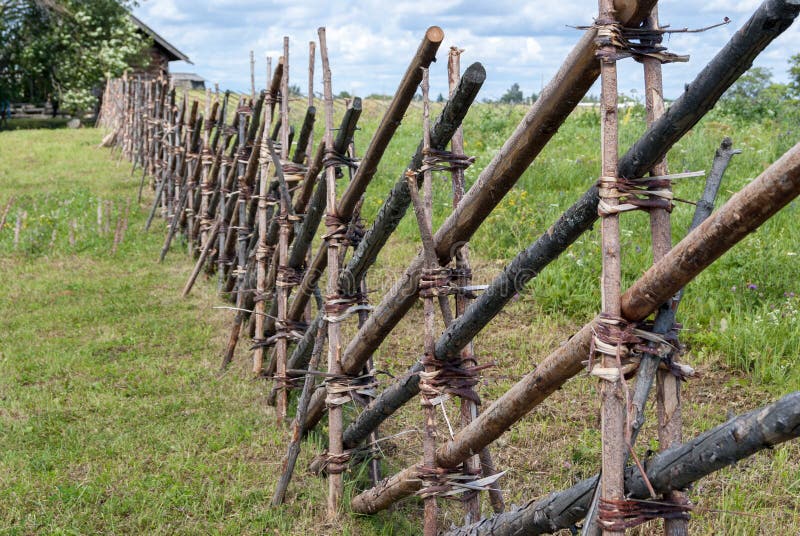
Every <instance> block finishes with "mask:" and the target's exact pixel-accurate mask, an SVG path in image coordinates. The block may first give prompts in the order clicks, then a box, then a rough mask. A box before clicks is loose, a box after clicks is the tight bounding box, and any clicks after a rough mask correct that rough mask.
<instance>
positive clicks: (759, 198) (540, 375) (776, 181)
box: [352, 143, 800, 513]
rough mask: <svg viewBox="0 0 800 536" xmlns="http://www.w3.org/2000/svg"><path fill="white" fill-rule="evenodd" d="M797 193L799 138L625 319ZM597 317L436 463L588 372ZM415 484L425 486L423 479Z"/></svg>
mask: <svg viewBox="0 0 800 536" xmlns="http://www.w3.org/2000/svg"><path fill="white" fill-rule="evenodd" d="M798 195H800V143H798V144H797V145H795V146H794V147H793V148H791V149H790V150H789V151H788V152H787V153H786V154H784V155H783V156H782V157H781V158H780V159H779V160H778V161H777V162H775V163H774V164H773V165H772V166H770V167H769V168H768V169H767V170H765V171H764V172H763V173H762V174H761V175H759V177H758V178H756V179H755V180H753V181H752V182H751V183H750V184H748V185H747V186H746V187H745V188H743V189H742V190H741V191H740V192H738V193H737V194H736V195H734V196H733V197H732V198H731V199H730V200H729V201H728V202H727V203H726V204H725V205H724V206H723V207H722V208H720V209H719V210H718V211H717V212H716V213H714V214H712V215H711V217H710V218H708V219H707V220H706V221H705V222H703V223H702V224H701V225H700V226H699V227H698V228H697V229H695V230H694V231H692V232H691V233H689V235H688V236H686V238H684V239H683V240H681V241H680V242H679V243H678V244H677V245H676V246H675V247H674V248H673V249H672V250H670V252H669V253H668V254H667V255H666V256H664V257H663V258H662V259H661V260H660V261H658V262H657V263H656V264H654V265H653V267H651V268H650V269H649V270H648V271H647V272H645V274H644V275H643V276H642V277H641V278H639V279H638V280H637V281H636V282H635V283H634V284H633V285H632V286H631V287H630V288H629V289H628V290H627V291H626V292H625V294H623V296H622V298H621V312H622V317H623V318H625V319H626V320H628V321H631V322H638V321H641V320H643V319H644V318H646V317H647V316H648V315H649V314H650V313H652V312H653V311H655V310H656V308H657V307H658V306H659V305H660V304H662V303H663V302H665V301H666V300H668V299H669V298H670V297H671V296H673V295H674V294H675V293H676V292H678V290H680V289H681V288H683V287H684V286H686V284H687V283H688V282H689V281H690V280H691V279H692V278H694V277H695V276H697V275H698V274H699V273H700V272H702V271H703V270H704V269H705V268H707V267H708V266H709V265H710V264H711V263H712V262H713V261H715V260H716V259H717V258H719V257H720V256H721V255H722V254H723V253H725V252H726V251H728V250H729V249H730V248H731V247H733V246H734V245H735V244H736V243H738V242H739V241H740V240H742V239H743V238H744V237H745V236H747V235H748V234H749V233H751V232H753V231H754V230H755V229H757V228H758V227H759V226H760V225H761V224H762V223H764V222H765V221H766V220H767V219H769V218H770V217H771V216H772V215H773V214H775V213H776V212H777V211H778V210H780V209H781V208H783V207H784V206H786V205H787V204H788V203H790V202H791V201H792V199H794V198H795V197H797V196H798ZM595 321H596V320H595ZM595 321H592V322H590V323H589V324H586V325H585V326H584V327H583V328H582V329H581V330H580V331H579V332H578V333H576V334H575V335H574V336H573V337H571V338H570V339H569V340H568V341H567V342H565V343H564V344H563V345H562V346H561V347H560V348H558V349H557V350H556V351H554V352H553V353H551V354H550V355H549V356H547V357H546V358H545V359H544V360H543V361H541V362H540V363H539V365H538V366H537V367H536V369H534V370H533V371H531V372H530V373H529V374H527V375H526V376H525V377H524V378H523V379H522V380H520V381H519V382H517V383H516V384H515V385H514V386H512V387H511V389H509V390H508V391H506V393H505V394H504V395H503V396H501V397H500V398H499V399H497V400H496V401H495V402H493V403H492V404H491V405H490V406H489V407H488V408H486V410H485V411H484V412H483V413H481V414H480V415H479V416H478V418H477V419H475V420H474V421H472V423H471V424H470V425H469V426H467V427H465V428H463V429H462V430H461V431H460V432H459V433H458V434H457V435H456V437H455V439H453V440H451V441H449V442H447V443H446V444H445V445H443V446H441V447H440V448H439V450H438V451H437V453H436V462H437V463H438V464H439V465H440V466H442V467H456V466H457V465H458V464H460V463H462V462H463V461H464V460H465V459H467V458H468V457H469V456H470V455H471V454H472V453H473V452H476V451H479V450H480V449H482V448H483V447H485V446H487V445H489V444H490V443H491V442H492V441H494V440H495V439H497V438H498V437H500V436H501V435H502V434H503V432H505V431H506V430H507V429H508V428H509V427H510V426H512V425H513V424H514V423H515V422H517V421H518V420H519V419H520V418H522V417H523V416H524V415H526V414H527V413H528V412H529V411H530V410H531V409H533V408H534V407H536V406H537V405H538V404H540V403H541V402H542V401H543V400H544V399H545V398H547V397H548V396H549V395H550V394H552V393H553V392H554V391H555V390H556V389H558V388H559V387H561V385H563V384H564V382H566V381H567V380H568V379H569V378H571V377H572V376H574V375H575V374H577V373H579V372H580V371H581V370H584V367H583V363H582V362H583V361H584V360H585V359H586V356H587V355H588V354H589V348H590V345H591V340H592V334H593V328H594V322H595ZM416 474H417V471H416V470H415V468H414V466H412V467H409V468H407V469H405V470H403V471H401V472H400V473H398V474H396V475H395V476H393V477H391V478H390V479H388V480H384V481H383V482H382V483H381V484H380V485H379V486H378V487H377V488H374V489H373V490H368V491H366V492H364V493H363V494H362V495H364V498H363V500H362V499H359V497H360V496H359V497H356V498H354V499H353V502H352V505H353V509H354V511H355V512H358V513H374V511H375V510H364V509H361V508H360V507H359V508H357V507H356V505H357V504H358V505H364V506H365V507H368V505H375V504H378V505H381V504H385V503H383V502H382V500H379V499H378V498H377V497H376V494H379V495H380V494H384V493H386V494H387V496H392V497H397V491H396V490H394V489H388V488H391V487H393V486H398V485H401V486H402V488H403V489H404V490H410V489H411V488H412V487H413V486H412V485H411V484H408V483H407V480H408V479H409V478H416V476H415V475H416ZM389 482H391V485H390V484H389ZM400 483H402V484H400ZM416 489H419V483H418V482H417V483H416ZM413 491H415V490H412V492H413ZM378 492H380V493H378ZM386 506H388V505H386Z"/></svg>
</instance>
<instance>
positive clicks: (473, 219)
mask: <svg viewBox="0 0 800 536" xmlns="http://www.w3.org/2000/svg"><path fill="white" fill-rule="evenodd" d="M654 4H655V2H654V1H653V0H642V2H640V4H639V10H640V11H641V10H642V9H644V10H645V11H644V12H643V13H641V14H640V13H638V12H637V14H636V15H635V16H634V18H632V19H631V20H630V21H626V22H631V23H637V24H638V23H639V22H641V20H643V18H644V16H645V15H646V14H647V13H649V11H650V9H651V8H652V6H653V5H654ZM595 33H596V32H595V31H594V30H589V31H587V32H586V34H584V36H583V37H582V38H581V40H580V41H579V43H578V44H577V45H576V46H575V48H574V49H573V50H572V52H571V53H570V54H569V56H568V57H567V59H566V61H565V62H564V64H563V65H562V67H561V69H560V70H559V71H558V73H557V74H556V76H555V77H554V78H553V80H552V81H551V82H550V83H549V84H548V85H547V87H545V89H544V90H543V91H542V93H541V95H540V97H539V99H538V100H537V101H536V102H535V103H534V104H533V106H532V107H531V109H530V110H529V111H528V113H527V114H526V115H525V117H524V118H523V119H522V121H521V122H520V124H519V125H518V126H517V128H516V130H515V131H514V133H513V134H512V135H511V137H510V138H509V139H508V140H507V141H506V142H505V144H504V145H503V147H502V148H501V149H500V150H499V151H498V152H497V154H496V155H495V157H494V158H493V159H492V161H491V162H490V163H489V164H488V165H487V166H486V168H484V170H483V171H482V172H481V174H480V176H479V177H478V179H477V181H476V182H475V184H474V185H473V186H472V188H470V190H469V191H468V192H467V194H466V195H465V196H464V199H463V200H462V202H461V204H460V205H459V207H458V209H457V210H455V211H453V213H452V214H451V215H450V216H449V217H448V218H447V219H446V220H445V222H444V223H443V224H442V226H441V227H440V228H439V230H438V231H437V232H436V236H435V242H436V253H437V255H438V256H439V263H440V264H442V265H446V264H447V263H448V262H449V261H450V256H451V254H452V251H453V247H454V246H455V245H456V244H462V243H464V242H467V241H469V239H470V237H471V236H472V234H473V233H474V232H475V231H476V230H477V229H478V227H479V226H480V225H481V223H483V221H484V220H485V219H486V217H488V215H489V213H490V212H491V211H492V209H494V207H496V206H497V204H498V203H500V201H501V200H502V199H503V197H504V196H505V194H506V193H507V192H508V191H509V190H510V189H511V188H512V187H513V186H514V184H515V183H516V181H517V180H518V179H519V177H521V176H522V173H523V172H524V171H525V170H526V169H528V166H530V164H531V162H533V160H534V158H536V156H537V155H538V154H539V152H540V151H541V150H542V149H543V148H544V146H545V144H546V143H547V142H548V141H549V140H550V138H551V137H552V136H553V135H554V134H555V133H556V131H557V130H558V127H559V126H560V125H561V123H563V122H564V120H565V119H566V118H567V116H568V115H569V114H570V113H571V112H572V110H573V109H574V108H575V106H576V105H577V104H578V102H579V101H580V100H581V98H582V97H583V96H584V95H585V94H586V92H587V91H588V90H589V88H590V87H591V86H592V84H593V83H594V81H595V80H596V79H597V76H598V74H599V64H598V62H597V61H596V59H595V56H594V53H595V45H594V37H595ZM422 263H423V261H422V257H421V256H419V255H418V256H417V257H416V258H415V259H414V260H413V261H412V263H411V265H410V266H409V267H408V268H407V269H406V272H405V273H404V274H403V275H402V276H400V278H399V280H398V282H397V283H396V284H395V285H394V286H393V287H392V289H391V290H390V291H389V292H388V293H387V294H386V295H385V296H384V298H383V300H382V301H381V303H380V304H379V305H378V306H377V307H375V309H374V311H373V314H372V315H371V316H370V318H369V320H368V321H367V322H366V323H365V324H364V326H363V327H362V328H361V329H360V330H359V332H358V334H357V335H356V336H355V337H353V339H352V340H351V342H350V344H349V345H348V346H347V348H346V349H345V352H344V357H343V359H342V363H343V366H344V370H345V372H346V373H355V372H356V371H358V370H360V369H361V367H363V366H364V363H366V361H367V359H368V358H369V357H370V356H371V355H372V353H373V352H374V351H375V350H376V349H377V348H378V346H380V344H381V343H382V342H383V340H384V339H385V338H386V337H387V336H388V335H389V333H390V332H391V331H392V329H394V327H395V326H396V325H397V323H398V322H399V321H400V319H402V317H403V316H404V315H405V314H406V313H407V312H408V310H409V309H410V308H411V305H412V303H413V302H414V300H415V297H416V291H417V281H418V279H419V273H420V270H421V268H422ZM311 413H313V412H310V415H311Z"/></svg>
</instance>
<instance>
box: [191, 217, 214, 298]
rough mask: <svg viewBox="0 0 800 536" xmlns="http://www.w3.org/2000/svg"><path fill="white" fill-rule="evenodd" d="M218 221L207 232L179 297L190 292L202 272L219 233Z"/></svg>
mask: <svg viewBox="0 0 800 536" xmlns="http://www.w3.org/2000/svg"><path fill="white" fill-rule="evenodd" d="M219 225H220V222H219V220H216V221H215V222H214V225H212V226H211V230H210V231H209V232H208V239H207V240H206V243H205V245H204V246H203V249H202V250H201V251H200V256H199V257H198V258H197V262H196V263H195V265H194V269H193V270H192V274H191V275H190V276H189V280H188V281H187V282H186V285H184V287H183V291H182V292H181V297H183V298H185V297H186V296H188V295H189V292H191V290H192V287H193V286H194V282H195V281H196V280H197V276H198V275H200V270H202V268H203V265H204V264H205V262H206V259H207V258H208V254H209V252H210V251H211V248H213V247H214V239H215V238H216V237H217V234H218V233H219Z"/></svg>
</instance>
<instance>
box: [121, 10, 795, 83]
mask: <svg viewBox="0 0 800 536" xmlns="http://www.w3.org/2000/svg"><path fill="white" fill-rule="evenodd" d="M758 5H759V1H758V0H738V1H733V2H730V1H725V0H709V1H707V2H704V3H702V4H701V5H700V6H698V5H695V4H690V3H687V2H686V1H685V0H662V2H661V20H662V23H663V24H671V26H672V27H673V28H682V27H703V26H708V25H709V24H713V23H716V22H719V21H721V20H722V18H723V17H725V16H729V17H730V18H731V19H733V22H732V23H731V24H730V25H728V26H726V27H723V28H717V29H714V30H710V31H708V32H706V33H703V34H675V35H673V36H672V37H671V38H669V39H668V40H667V42H666V43H667V45H668V46H669V48H670V49H671V50H674V51H675V52H678V53H685V54H690V55H691V57H692V59H691V62H690V63H688V64H676V65H666V66H665V67H664V69H665V94H666V95H667V96H670V97H675V96H677V95H679V94H680V92H681V91H682V89H683V86H684V84H685V83H686V82H689V81H691V79H692V78H693V77H694V76H695V75H696V74H697V72H699V71H700V69H701V68H702V67H703V66H704V65H705V64H706V63H707V62H708V61H709V60H710V59H711V58H712V57H713V56H714V54H716V53H717V51H718V50H719V49H720V48H721V47H722V46H723V45H724V44H725V43H726V42H727V40H728V39H729V38H730V36H731V35H732V34H733V32H734V31H736V29H738V28H739V27H741V26H742V24H744V22H745V21H746V20H747V18H748V17H749V16H750V14H751V13H752V12H753V11H754V10H755V8H756V7H757V6H758ZM422 7H424V14H423V11H422V10H421V9H422ZM596 10H597V5H596V2H595V0H574V1H572V2H564V1H563V0H532V1H529V2H526V3H523V4H520V3H519V2H515V1H512V0H494V1H492V2H481V3H478V2H475V1H474V0H441V1H438V2H430V3H428V4H425V5H424V6H421V5H420V4H419V3H418V2H408V1H405V2H404V1H397V2H391V3H390V2H387V1H385V0H354V1H351V2H347V3H344V2H323V1H320V0H213V1H208V0H206V1H202V0H146V1H144V2H142V4H141V5H140V6H139V7H138V8H136V10H135V12H136V14H137V15H138V16H139V17H140V18H142V19H143V20H144V21H145V23H147V24H148V25H150V26H151V27H153V28H154V29H155V30H156V31H158V32H159V33H160V34H161V35H162V36H164V38H165V39H167V40H168V41H170V42H171V43H173V44H174V45H175V46H177V47H178V48H179V49H181V50H182V51H184V52H186V53H187V54H188V55H189V56H190V57H191V59H192V60H193V61H194V63H195V66H187V65H184V66H174V69H175V70H181V71H185V70H193V71H196V72H197V73H198V74H200V75H202V76H204V77H206V78H208V79H209V81H211V82H214V81H219V82H220V83H221V85H222V87H230V88H233V89H244V88H249V86H250V81H249V75H250V67H249V51H250V50H255V52H256V58H257V61H258V66H257V72H258V73H263V72H264V63H265V62H264V56H265V54H270V55H272V56H273V57H274V58H277V57H278V56H279V55H281V53H282V38H283V36H284V35H288V36H289V37H290V39H291V60H292V66H293V68H292V70H291V75H292V77H293V79H294V80H293V82H292V83H297V84H298V85H300V86H301V87H303V88H305V87H306V85H307V81H306V80H305V76H306V75H305V73H306V66H307V63H308V59H307V58H308V56H307V54H308V41H309V40H316V39H317V27H319V26H323V25H324V26H326V28H327V38H328V39H327V40H328V47H329V51H330V59H331V67H332V71H333V78H334V80H333V81H334V91H337V92H338V91H340V90H342V89H344V90H347V91H351V92H354V91H357V92H359V93H361V94H364V95H366V94H370V93H391V92H393V91H394V89H395V88H396V86H397V84H398V82H399V80H400V76H401V75H402V73H403V72H404V71H405V69H406V66H407V65H408V62H409V60H410V59H411V57H412V55H413V54H414V51H415V50H416V48H417V46H418V44H419V42H420V39H421V38H422V36H423V35H424V32H425V29H426V28H427V26H428V25H430V24H437V25H439V26H441V27H442V29H443V30H444V32H445V41H444V43H442V46H441V48H440V51H439V54H438V56H439V58H440V60H439V62H437V63H436V64H434V65H433V66H432V68H431V77H432V79H431V86H432V88H431V90H432V93H433V94H437V93H439V92H446V86H447V82H446V71H445V65H446V62H445V61H443V60H444V58H445V57H446V54H447V49H448V48H449V47H450V46H451V45H455V46H458V47H460V48H464V49H466V52H465V53H464V55H463V56H462V66H463V67H464V68H466V66H467V65H469V64H470V63H472V62H474V61H480V62H482V63H483V64H484V66H485V67H486V70H487V80H486V83H485V84H484V89H483V91H482V94H481V96H480V97H479V98H485V97H493V98H495V97H498V96H500V95H502V94H503V93H504V92H505V90H506V89H507V88H508V87H510V86H511V84H512V83H514V82H517V83H519V84H520V86H521V87H522V88H523V91H525V92H526V93H530V92H531V91H539V89H540V87H541V85H542V84H543V83H546V82H547V81H548V80H549V79H550V78H551V77H552V76H553V75H554V74H555V72H556V71H557V70H558V68H559V66H560V65H561V62H562V61H563V59H564V58H565V57H566V55H567V54H568V53H569V51H570V50H571V49H572V47H573V46H574V45H575V43H576V42H577V41H578V39H579V38H580V35H581V32H580V31H578V30H574V29H571V28H568V27H567V25H580V24H587V23H590V22H591V20H592V18H593V16H594V15H595V13H596ZM798 52H800V23H797V24H795V25H794V26H793V27H792V28H790V29H789V30H787V32H786V33H785V35H784V36H782V37H781V38H779V39H777V40H776V41H775V42H774V43H773V44H772V45H771V46H770V47H769V48H768V49H767V50H766V51H765V52H764V53H763V54H762V56H761V57H760V58H759V59H758V60H757V61H756V65H759V66H762V67H768V68H770V69H772V71H773V73H774V75H775V77H776V78H777V79H779V80H785V79H786V69H787V64H786V60H787V59H788V57H789V56H791V55H792V54H796V53H798ZM294 66H298V67H294ZM320 71H321V69H320V68H319V54H317V76H318V80H317V81H316V84H315V85H316V87H320V82H319V73H320ZM263 78H264V75H263V74H262V75H261V76H260V79H263ZM641 84H642V82H641V69H640V67H639V66H638V64H636V63H634V62H633V61H626V62H624V63H623V65H622V66H621V68H620V88H622V89H623V90H624V91H630V90H631V89H633V88H636V87H639V86H641ZM593 91H595V92H596V90H593Z"/></svg>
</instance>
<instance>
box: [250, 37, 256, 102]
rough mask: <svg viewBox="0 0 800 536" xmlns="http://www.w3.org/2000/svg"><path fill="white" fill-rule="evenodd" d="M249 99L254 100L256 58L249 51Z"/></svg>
mask: <svg viewBox="0 0 800 536" xmlns="http://www.w3.org/2000/svg"><path fill="white" fill-rule="evenodd" d="M250 98H251V99H253V102H255V100H256V56H255V53H254V52H253V51H252V50H251V51H250Z"/></svg>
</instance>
